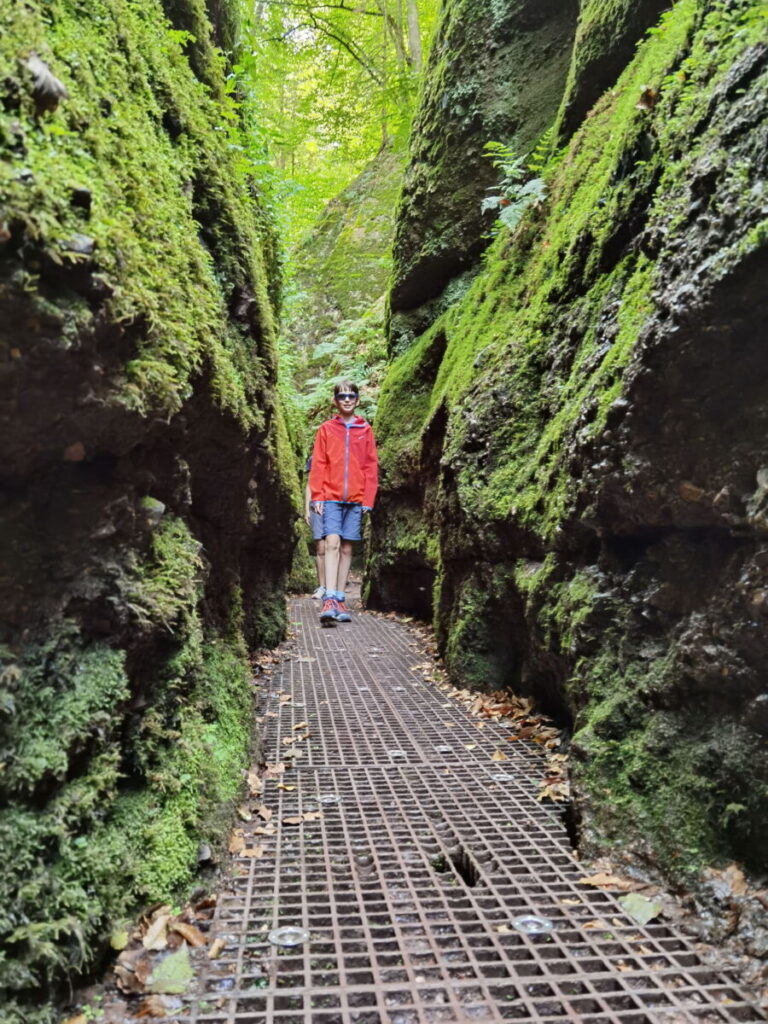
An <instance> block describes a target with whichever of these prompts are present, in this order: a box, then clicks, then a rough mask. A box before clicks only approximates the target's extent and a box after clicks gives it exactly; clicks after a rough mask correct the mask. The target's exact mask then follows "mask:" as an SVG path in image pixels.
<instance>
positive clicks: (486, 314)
mask: <svg viewBox="0 0 768 1024" xmlns="http://www.w3.org/2000/svg"><path fill="white" fill-rule="evenodd" d="M488 6H489V9H490V6H491V5H488ZM624 6H625V7H626V6H627V5H624ZM646 6H647V5H646ZM593 8H595V5H590V4H584V11H583V14H589V12H590V11H591V10H592V9H593ZM451 12H453V15H452V13H451ZM461 12H462V5H461V4H460V3H458V2H455V3H453V4H449V5H448V8H447V14H446V17H447V18H448V21H449V23H450V18H451V17H452V16H454V17H455V16H458V15H460V14H461ZM488 16H489V17H490V14H489V15H488ZM583 27H584V26H582V28H583ZM467 35H469V32H467ZM598 36H599V34H598ZM598 36H595V34H594V33H592V32H588V31H582V29H580V31H579V33H577V35H576V41H575V48H576V49H575V52H574V55H573V57H572V60H571V67H572V68H578V67H580V66H582V65H583V64H585V62H586V63H588V62H594V61H595V60H597V59H598V56H599V55H598V56H596V54H595V53H594V52H593V53H592V54H591V55H590V56H589V58H588V61H587V59H586V58H585V59H584V60H582V57H581V55H580V54H579V52H578V48H579V46H580V45H582V43H581V42H580V41H581V40H582V39H583V38H589V39H591V40H592V41H593V42H594V41H595V39H596V38H598ZM767 37H768V21H767V20H766V12H765V5H764V4H762V3H756V2H750V0H739V2H735V3H728V4H725V3H713V4H700V3H696V2H694V0H678V2H677V3H675V4H674V5H673V7H672V8H671V9H670V10H669V11H667V12H666V13H664V14H663V15H662V17H661V19H660V20H659V21H658V22H657V23H656V24H655V25H654V26H653V27H652V28H651V29H650V31H649V32H648V33H647V34H646V35H645V37H644V38H643V40H642V42H641V43H640V45H639V47H638V48H637V49H636V50H634V48H630V50H631V53H632V54H633V56H631V60H630V61H629V63H628V64H627V66H626V67H625V68H624V70H623V71H622V73H621V74H620V75H618V76H617V77H616V79H615V81H613V82H612V83H611V84H610V87H609V88H608V89H607V91H605V92H604V93H603V94H602V96H601V97H600V98H599V99H598V101H597V103H596V104H595V105H594V106H593V107H592V108H591V109H590V110H589V111H588V113H587V115H586V116H585V118H584V120H583V123H582V124H581V126H580V127H579V129H578V130H577V131H576V133H575V135H574V136H573V138H572V140H571V142H570V144H569V145H568V147H567V148H566V149H565V150H564V151H562V152H560V153H559V154H558V156H557V157H556V158H555V159H553V160H551V161H550V163H549V164H548V166H547V168H546V169H545V171H544V177H545V180H546V182H547V185H548V197H547V199H546V201H545V203H544V204H543V205H542V206H541V207H539V208H538V209H534V210H533V211H531V212H529V214H528V215H527V216H526V218H525V219H524V220H523V222H522V224H521V225H520V227H519V229H518V230H517V231H516V232H515V234H514V235H513V236H510V235H509V234H508V233H505V232H502V233H501V234H500V235H499V237H498V238H497V239H496V240H495V242H494V243H493V245H492V246H491V248H490V249H489V251H488V253H487V255H486V258H485V262H484V264H483V266H482V268H481V270H480V272H479V273H478V274H477V276H476V277H475V279H474V281H473V283H472V284H471V286H470V288H469V290H468V292H467V294H466V295H465V297H464V298H463V299H462V300H460V301H458V302H456V303H454V304H453V305H452V306H451V307H450V308H449V309H447V311H445V312H443V313H442V314H441V315H440V316H439V317H438V319H437V320H436V321H435V322H434V323H433V324H432V325H431V326H430V327H429V329H428V330H426V331H425V332H424V333H422V334H421V335H420V336H419V337H418V338H416V339H415V340H414V342H413V343H412V344H411V345H410V347H408V348H407V350H405V351H404V352H403V353H402V355H400V356H399V357H398V358H397V359H396V360H395V361H394V362H393V363H392V365H391V366H390V369H389V373H388V376H387V379H386V381H385V384H384V387H383V390H382V397H381V401H380V405H379V416H378V419H377V434H378V438H379V441H380V450H381V455H382V464H383V490H382V492H381V501H380V503H379V504H378V506H377V509H376V511H375V513H374V530H375V537H374V545H373V549H372V555H371V557H370V570H371V576H370V582H369V598H370V601H371V602H372V603H373V604H374V605H377V606H379V607H382V606H383V607H401V608H406V609H408V610H409V611H411V612H414V613H416V614H421V615H423V616H424V617H430V616H433V617H434V621H435V624H436V627H437V631H438V636H439V640H440V644H441V646H442V649H443V651H444V652H445V655H446V659H447V662H448V665H449V668H450V670H451V672H452V674H453V675H454V677H456V678H457V679H460V680H465V681H467V682H469V683H473V684H479V685H484V686H497V685H502V684H506V685H512V686H514V687H516V688H517V689H518V690H522V691H523V692H527V693H531V694H534V695H535V696H536V697H537V698H538V699H539V701H540V702H541V703H542V704H543V705H544V706H545V707H546V708H547V709H548V710H550V711H552V712H553V713H555V714H557V715H559V716H560V717H561V718H563V719H568V720H571V721H572V722H573V727H574V731H575V736H574V745H573V750H574V760H575V764H574V777H575V778H574V781H575V786H576V793H577V805H578V808H579V809H580V811H581V814H582V841H583V843H584V845H585V846H586V847H587V848H588V849H590V850H594V849H597V848H602V847H605V846H606V845H609V846H611V845H613V846H614V848H615V849H616V850H620V849H622V848H625V847H627V848H629V849H630V850H632V851H633V853H634V854H635V855H636V854H638V853H639V854H641V855H642V856H646V857H647V858H648V860H649V862H651V863H653V864H655V865H657V866H659V867H660V868H661V869H662V870H663V872H665V873H666V875H667V877H671V878H674V879H676V880H678V881H684V882H691V880H692V879H694V877H695V876H696V874H697V872H698V871H699V870H700V869H701V868H702V866H703V865H704V864H706V863H711V862H715V861H717V860H719V859H721V858H736V859H738V860H739V861H741V862H742V863H744V864H745V865H746V866H747V867H748V868H749V869H751V870H753V871H756V872H757V871H760V870H762V869H763V868H764V867H765V852H766V849H768V833H766V822H767V821H768V756H767V755H766V744H765V737H766V735H768V714H767V709H768V695H767V694H766V692H765V670H764V665H765V662H766V657H767V656H768V639H767V638H768V631H767V630H766V619H765V616H766V609H767V608H768V598H767V597H766V595H767V594H768V547H766V539H767V538H768V520H766V500H768V468H767V467H768V446H767V444H766V437H768V434H767V432H766V426H768V422H767V419H768V406H766V397H765V371H764V367H765V355H764V346H763V343H762V341H761V331H762V328H761V325H762V324H763V323H764V321H765V317H766V313H767V312H768V310H766V301H768V300H767V298H766V297H767V296H768V289H766V269H767V268H768V251H767V249H766V244H767V243H768V223H766V193H765V181H766V171H767V170H768V166H767V165H768V123H767V122H766V110H767V109H768V102H767V101H768V46H767V45H766V40H767ZM599 38H604V42H603V43H601V44H600V45H602V46H605V47H607V48H608V51H609V52H606V53H604V54H603V57H604V64H605V65H606V66H608V65H610V49H611V47H612V45H613V43H612V42H611V39H612V36H611V35H607V36H605V37H602V36H600V37H599ZM622 45H624V44H622ZM625 49H626V47H625ZM622 52H624V51H622ZM457 77H458V78H460V72H459V71H457ZM573 83H574V78H573V75H572V76H571V78H570V79H569V84H568V86H567V88H566V90H565V92H564V97H566V100H567V97H569V96H572V95H573V93H572V91H569V90H572V88H573ZM582 106H586V104H582ZM569 109H573V110H575V109H577V108H576V106H572V107H571V108H569ZM433 113H434V112H433ZM429 116H430V108H429V107H425V109H424V110H423V111H422V124H421V128H420V131H421V133H422V134H421V136H420V137H419V138H417V140H416V143H415V152H416V153H417V154H422V146H424V145H426V142H423V141H422V140H424V139H428V138H429V133H430V131H436V130H437V129H436V122H435V121H434V120H433V121H432V122H431V123H427V122H426V121H425V120H424V119H428V117H429ZM435 116H436V115H435ZM557 116H558V118H562V110H561V111H560V114H559V115H557ZM554 120H555V118H553V121H554ZM417 159H418V161H419V164H420V165H419V167H418V168H417V169H416V170H415V171H412V172H411V178H410V180H411V181H412V182H413V180H414V178H413V175H414V174H416V173H418V174H421V175H425V174H427V170H426V169H425V168H424V167H423V166H422V162H423V161H425V160H426V155H420V156H418V157H417ZM430 166H431V165H430ZM434 166H435V167H437V164H435V165H434ZM440 180H441V179H439V178H437V179H435V181H436V184H435V191H436V192H439V189H440V185H439V181H440ZM412 198H413V197H412V196H411V197H409V195H408V194H406V196H405V198H404V203H403V208H402V211H403V218H404V226H403V227H402V228H401V229H400V230H401V231H406V230H407V231H410V230H411V227H412V225H413V219H412V216H411V210H410V205H409V204H410V202H411V200H412ZM426 237H430V235H429V232H427V236H426ZM418 251H419V250H418V245H417V244H414V246H412V248H411V250H410V252H412V253H414V254H415V253H417V252H418ZM400 259H401V263H400V264H399V266H398V267H396V272H395V280H396V281H397V280H400V279H401V278H403V277H404V275H405V276H410V277H411V278H412V279H414V280H417V279H418V271H419V263H418V258H417V256H415V255H414V256H410V255H407V258H405V259H404V258H403V256H402V252H401V256H400ZM424 266H425V268H426V270H425V273H426V274H427V276H429V275H431V274H432V270H431V267H432V264H431V262H430V261H429V259H428V258H427V257H426V256H425V258H424ZM396 340H397V339H396ZM401 340H402V338H401Z"/></svg>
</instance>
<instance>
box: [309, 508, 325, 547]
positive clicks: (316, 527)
mask: <svg viewBox="0 0 768 1024" xmlns="http://www.w3.org/2000/svg"><path fill="white" fill-rule="evenodd" d="M309 526H310V529H311V530H312V540H322V539H323V537H324V536H325V534H324V533H323V517H322V516H321V515H320V513H319V512H313V511H312V510H311V509H310V512H309Z"/></svg>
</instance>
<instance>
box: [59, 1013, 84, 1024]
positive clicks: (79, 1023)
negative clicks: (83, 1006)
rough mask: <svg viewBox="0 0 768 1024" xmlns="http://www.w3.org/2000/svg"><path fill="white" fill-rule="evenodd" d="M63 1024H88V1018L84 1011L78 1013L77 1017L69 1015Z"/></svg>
mask: <svg viewBox="0 0 768 1024" xmlns="http://www.w3.org/2000/svg"><path fill="white" fill-rule="evenodd" d="M61 1024H88V1018H87V1017H86V1016H85V1014H84V1013H78V1014H77V1016H76V1017H67V1019H66V1020H63V1021H62V1022H61Z"/></svg>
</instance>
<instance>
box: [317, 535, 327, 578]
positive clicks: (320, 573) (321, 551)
mask: <svg viewBox="0 0 768 1024" xmlns="http://www.w3.org/2000/svg"><path fill="white" fill-rule="evenodd" d="M315 562H316V564H317V582H318V583H319V584H320V586H321V587H324V586H325V540H324V539H323V540H319V541H318V542H317V548H316V551H315Z"/></svg>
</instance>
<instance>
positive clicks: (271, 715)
mask: <svg viewBox="0 0 768 1024" xmlns="http://www.w3.org/2000/svg"><path fill="white" fill-rule="evenodd" d="M264 717H265V718H277V712H276V711H265V712H264Z"/></svg>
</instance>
